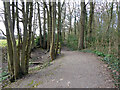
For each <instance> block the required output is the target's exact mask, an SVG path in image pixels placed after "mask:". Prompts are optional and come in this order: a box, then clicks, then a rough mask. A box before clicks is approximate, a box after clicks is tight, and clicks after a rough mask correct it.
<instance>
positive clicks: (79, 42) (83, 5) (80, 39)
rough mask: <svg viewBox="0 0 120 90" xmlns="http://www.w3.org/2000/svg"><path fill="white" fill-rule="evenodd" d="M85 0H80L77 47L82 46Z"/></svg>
mask: <svg viewBox="0 0 120 90" xmlns="http://www.w3.org/2000/svg"><path fill="white" fill-rule="evenodd" d="M85 8H86V6H85V0H84V1H83V2H81V17H80V35H79V41H78V49H79V50H81V49H83V48H84V31H85Z"/></svg>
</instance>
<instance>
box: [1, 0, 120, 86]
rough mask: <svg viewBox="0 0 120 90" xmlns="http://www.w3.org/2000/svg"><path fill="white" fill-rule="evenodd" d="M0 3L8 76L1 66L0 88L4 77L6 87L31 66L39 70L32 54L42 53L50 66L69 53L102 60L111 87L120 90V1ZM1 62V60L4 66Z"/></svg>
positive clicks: (25, 73) (44, 0) (24, 0)
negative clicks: (93, 56) (111, 79)
mask: <svg viewBox="0 0 120 90" xmlns="http://www.w3.org/2000/svg"><path fill="white" fill-rule="evenodd" d="M2 4H3V8H0V16H1V22H3V23H4V25H5V30H3V29H2V28H0V35H1V36H4V38H1V39H0V47H1V48H2V49H4V48H6V49H5V50H6V57H7V58H6V63H7V75H6V74H5V73H4V70H2V68H3V67H0V68H1V70H2V72H1V75H0V78H1V83H4V81H5V80H4V79H6V78H4V76H7V80H8V79H9V81H10V83H12V82H17V81H18V80H19V79H21V78H23V77H25V76H27V75H29V74H30V64H34V65H37V66H39V64H41V63H40V62H39V60H38V61H37V62H35V60H34V58H32V57H33V54H32V53H34V54H35V55H37V54H38V53H40V52H41V51H44V54H47V55H48V56H45V57H47V59H48V64H50V63H51V62H53V61H56V62H57V60H58V59H59V58H61V59H62V58H63V56H62V55H64V54H63V53H62V51H64V50H65V49H66V48H67V49H69V50H68V52H80V53H82V54H83V55H86V53H92V54H94V55H96V56H97V57H100V58H101V61H102V62H103V63H105V64H106V65H107V67H106V68H108V69H109V70H110V73H111V74H110V75H111V76H112V78H113V80H114V81H113V82H114V85H115V88H120V2H119V1H117V0H113V1H111V2H109V1H107V0H106V1H94V0H88V1H86V0H82V1H79V0H76V1H66V0H53V1H52V0H41V1H39V0H18V1H17V0H16V1H14V0H13V1H11V2H6V1H4V0H3V1H2ZM4 40H5V41H4ZM3 41H4V42H5V45H4V46H2V45H3V43H4V42H3ZM2 49H1V50H2ZM36 50H38V52H36ZM39 51H40V52H39ZM35 52H36V53H35ZM74 54H75V53H74ZM74 54H73V56H74ZM65 55H66V54H65ZM65 55H64V57H65ZM75 55H76V54H75ZM2 57H3V58H4V55H3V54H2ZM3 58H0V59H2V60H1V61H2V62H4V60H3ZM31 58H32V59H33V62H31ZM35 58H37V57H36V56H35ZM86 58H87V56H86ZM38 59H39V57H38ZM80 59H82V57H81V58H79V60H80ZM76 60H77V59H76V58H75V60H73V61H72V62H73V63H74V62H76ZM88 60H89V58H88ZM63 61H65V58H64V59H63ZM86 62H87V61H86ZM91 62H92V61H91ZM48 64H47V66H46V67H47V68H49V65H48ZM53 64H54V63H53ZM93 64H94V63H93ZM77 65H78V66H79V63H78V64H76V66H77ZM86 67H87V66H86ZM71 68H72V64H71ZM82 70H84V68H82ZM37 71H39V70H37ZM86 72H87V71H86ZM92 72H94V70H92ZM75 73H77V71H76V72H75ZM81 73H82V72H81ZM40 78H41V77H40ZM31 84H32V83H31ZM37 85H38V84H37ZM38 86H39V85H38ZM1 87H2V86H1ZM84 88H86V87H84Z"/></svg>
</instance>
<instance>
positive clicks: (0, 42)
mask: <svg viewBox="0 0 120 90" xmlns="http://www.w3.org/2000/svg"><path fill="white" fill-rule="evenodd" d="M6 46H7V40H6V39H0V47H6Z"/></svg>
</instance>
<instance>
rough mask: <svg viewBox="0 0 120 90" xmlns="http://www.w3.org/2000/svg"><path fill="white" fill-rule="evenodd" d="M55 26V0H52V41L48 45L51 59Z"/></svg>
mask: <svg viewBox="0 0 120 90" xmlns="http://www.w3.org/2000/svg"><path fill="white" fill-rule="evenodd" d="M55 26H56V0H55V1H54V0H53V2H52V41H51V47H50V57H51V60H54V59H55Z"/></svg>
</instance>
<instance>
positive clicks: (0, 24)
mask: <svg viewBox="0 0 120 90" xmlns="http://www.w3.org/2000/svg"><path fill="white" fill-rule="evenodd" d="M5 1H12V0H5ZM14 1H15V0H14ZM18 1H19V0H18ZM28 1H30V0H28ZM37 1H41V0H37ZM46 1H48V0H46ZM56 1H58V0H56ZM60 1H63V0H60ZM65 1H66V2H78V1H79V2H80V1H81V0H65ZM88 1H89V0H85V2H86V3H87V2H88ZM93 1H96V2H106V1H107V2H112V1H113V0H93ZM115 1H117V2H118V1H120V0H115ZM1 9H3V0H0V29H2V30H3V31H4V32H5V26H4V23H3V22H2V21H1V20H2V18H1V16H4V15H3V13H1V11H2V10H1Z"/></svg>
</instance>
